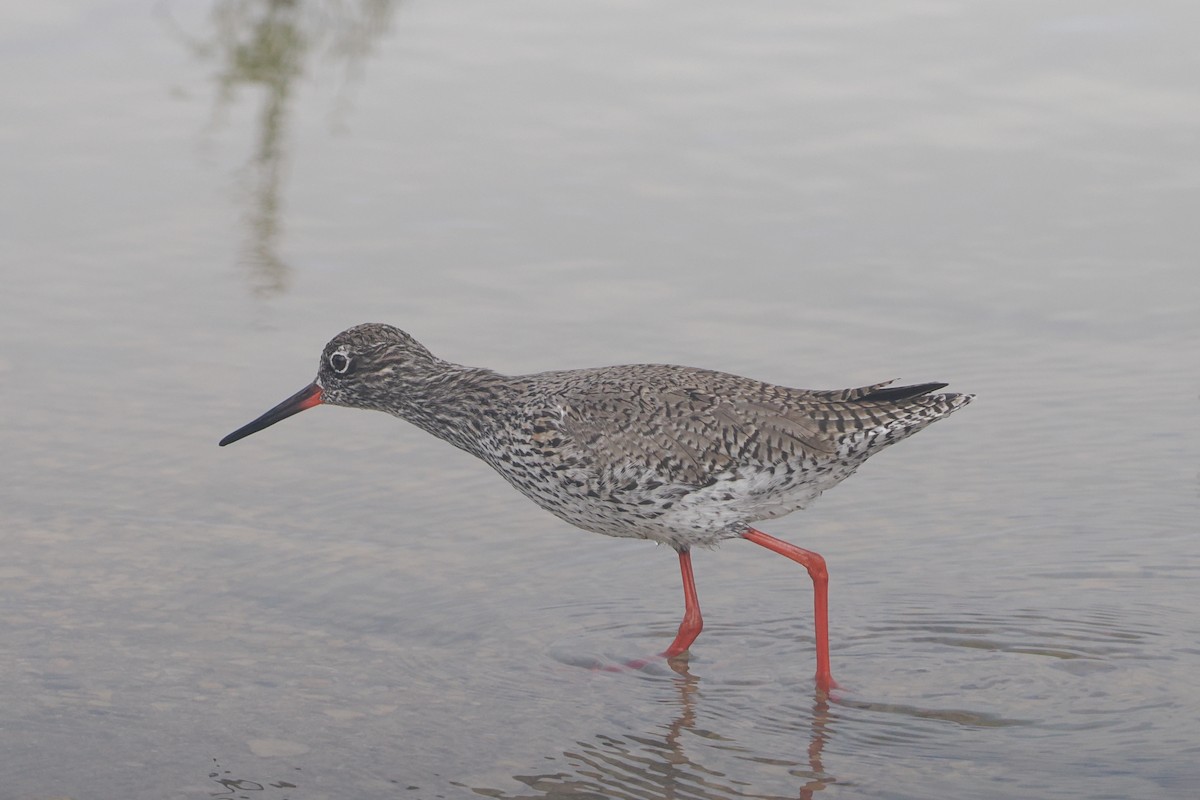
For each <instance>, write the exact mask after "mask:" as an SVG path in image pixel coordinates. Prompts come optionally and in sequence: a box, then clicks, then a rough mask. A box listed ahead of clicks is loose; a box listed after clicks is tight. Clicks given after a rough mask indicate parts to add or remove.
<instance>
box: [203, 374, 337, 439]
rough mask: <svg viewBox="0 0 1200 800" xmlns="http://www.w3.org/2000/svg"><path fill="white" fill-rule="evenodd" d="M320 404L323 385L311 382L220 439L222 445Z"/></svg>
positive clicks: (243, 437)
mask: <svg viewBox="0 0 1200 800" xmlns="http://www.w3.org/2000/svg"><path fill="white" fill-rule="evenodd" d="M319 405H321V387H320V386H318V385H317V384H315V383H312V384H309V385H308V386H305V387H304V388H303V389H301V390H300V391H298V392H296V393H295V394H294V395H292V396H291V397H289V398H288V399H287V400H284V401H283V402H282V403H280V404H279V405H277V406H275V407H274V408H272V409H271V410H270V411H268V412H267V413H265V414H263V415H262V416H261V417H259V418H258V419H256V420H254V421H253V422H251V423H249V424H247V425H243V426H242V427H240V428H238V429H237V430H236V431H234V432H233V433H231V434H229V435H228V436H226V437H225V438H224V439H222V440H221V441H220V445H221V447H224V446H225V445H227V444H233V443H234V442H236V441H237V440H238V439H245V438H246V437H247V436H249V435H250V434H252V433H258V432H259V431H261V430H262V429H263V428H269V427H271V426H272V425H274V424H275V423H276V422H279V421H281V420H285V419H287V418H288V417H290V416H292V415H293V414H299V413H300V412H301V411H303V410H304V409H306V408H312V407H313V406H319Z"/></svg>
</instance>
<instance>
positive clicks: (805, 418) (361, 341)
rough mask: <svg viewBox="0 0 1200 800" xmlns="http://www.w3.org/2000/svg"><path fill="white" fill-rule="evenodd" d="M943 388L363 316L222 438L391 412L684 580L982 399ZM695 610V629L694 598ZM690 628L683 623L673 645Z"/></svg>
mask: <svg viewBox="0 0 1200 800" xmlns="http://www.w3.org/2000/svg"><path fill="white" fill-rule="evenodd" d="M944 386H945V384H942V383H927V384H921V385H917V386H902V387H890V386H889V384H888V383H880V384H875V385H873V386H865V387H861V388H857V389H843V390H836V391H808V390H802V389H790V388H787V387H783V386H775V385H772V384H767V383H762V382H759V381H755V380H751V379H749V378H742V377H738V376H736V375H730V374H727V373H723V372H714V371H712V370H705V369H696V368H691V367H679V366H672V365H665V364H633V365H626V366H615V367H599V368H594V369H579V370H564V371H558V372H542V373H537V374H533V375H517V376H508V375H501V374H499V373H497V372H494V371H492V370H488V369H480V368H474V367H465V366H462V365H459V364H454V363H451V362H448V361H443V360H442V359H439V358H437V357H436V356H434V355H433V354H431V353H430V352H429V350H427V349H426V348H425V347H424V346H423V345H421V344H420V343H419V342H417V341H416V340H415V339H413V338H412V337H411V336H409V335H408V334H407V333H404V332H403V331H400V330H398V329H396V328H394V327H392V326H390V325H381V324H366V325H359V326H356V327H354V328H351V329H349V330H347V331H344V332H343V333H340V334H338V335H337V336H336V337H335V338H334V339H333V340H332V341H331V342H329V344H328V345H327V346H326V347H325V350H324V352H323V353H322V356H321V362H320V365H319V368H318V374H317V380H316V381H315V383H314V384H313V385H312V386H310V387H308V388H307V389H305V390H303V391H301V392H300V393H299V394H297V395H296V396H295V397H293V398H290V399H289V400H287V401H285V402H284V403H282V404H280V405H279V406H277V407H276V408H275V409H272V410H271V411H269V412H267V414H264V415H263V416H262V417H260V418H259V419H258V420H255V421H254V422H252V423H250V424H249V425H247V426H245V427H243V428H241V429H239V430H238V431H236V432H234V433H232V434H230V435H229V436H227V437H226V438H225V439H224V440H222V442H221V444H222V445H225V444H229V443H230V442H233V441H236V440H237V439H240V438H242V437H243V436H247V435H249V434H251V433H254V432H255V431H257V430H261V429H262V428H264V427H267V426H268V425H271V424H274V423H275V422H278V421H279V420H280V419H283V418H284V417H286V416H290V415H291V414H294V413H296V412H297V411H300V410H303V409H304V408H308V407H310V406H312V405H316V404H317V403H326V404H329V405H340V406H348V407H352V408H366V409H374V410H378V411H386V412H388V413H390V414H394V415H396V416H398V417H401V418H402V419H406V420H408V421H409V422H411V423H413V424H415V425H417V426H418V427H421V428H423V429H425V430H426V431H428V432H430V433H432V434H433V435H435V436H438V437H439V438H442V439H444V440H446V441H448V442H450V443H451V444H453V445H455V446H456V447H460V448H462V449H463V450H466V451H467V452H470V453H472V454H474V455H476V456H478V457H479V458H481V459H483V460H484V461H486V462H487V463H488V464H490V465H491V466H492V467H493V468H494V469H495V470H496V471H497V472H499V473H500V474H501V475H502V476H503V477H504V478H505V479H506V480H507V481H508V482H509V483H511V484H512V485H513V486H514V487H515V488H516V489H517V490H518V491H520V492H521V493H522V494H524V495H525V496H527V497H529V498H530V499H531V500H533V501H534V502H535V503H537V504H538V505H540V506H541V507H542V508H545V509H546V510H547V511H550V512H552V513H554V514H556V515H557V516H559V517H561V518H562V519H564V520H566V521H567V522H570V523H571V524H573V525H576V526H578V527H580V528H584V529H586V530H589V531H595V532H597V533H602V534H605V535H608V536H622V537H636V538H643V539H652V540H654V541H658V542H664V543H667V544H670V545H671V546H672V547H674V548H675V549H676V550H677V551H679V552H680V555H681V564H683V565H685V567H686V568H685V572H684V580H685V588H686V586H687V584H688V581H689V580H690V576H691V568H690V560H686V561H685V559H684V556H685V555H686V554H687V553H688V550H689V548H690V547H692V546H708V545H712V544H715V543H716V542H718V541H720V540H722V539H727V538H733V537H739V536H740V537H746V538H751V540H753V541H758V543H759V544H767V546H769V547H772V549H777V548H775V547H774V546H773V545H771V544H768V543H767V542H765V541H763V539H764V538H767V539H769V538H770V537H766V535H765V534H761V532H757V531H754V529H753V528H751V524H752V523H754V522H757V521H760V520H765V519H774V518H776V517H780V516H783V515H784V514H788V513H790V512H792V511H795V510H797V509H800V508H803V507H804V506H805V505H807V504H808V503H809V502H810V501H812V500H813V499H814V498H816V497H817V496H818V495H820V494H821V493H822V492H823V491H825V490H826V489H829V488H830V487H832V486H834V485H836V484H837V483H839V482H841V481H842V480H844V479H845V478H847V477H849V476H850V475H851V474H853V473H854V471H855V470H856V469H857V468H858V467H859V465H861V464H862V463H863V462H864V461H865V460H866V459H867V458H869V457H870V456H871V455H873V454H874V453H877V452H879V451H880V450H882V449H883V448H885V447H887V446H888V445H890V444H893V443H895V442H898V441H900V440H901V439H904V438H906V437H908V436H911V435H912V434H914V433H916V432H917V431H919V430H921V429H922V428H924V427H925V426H927V425H929V424H930V423H932V422H935V421H937V420H939V419H941V418H942V417H945V416H947V415H948V414H950V413H952V412H953V411H955V410H956V409H958V408H961V407H962V406H964V405H966V404H967V403H968V402H970V400H971V399H972V396H971V395H963V394H933V393H932V392H934V391H936V390H938V389H941V388H942V387H944ZM750 532H754V534H756V535H755V536H749V535H748V534H749V533H750ZM771 541H772V542H774V541H777V540H771ZM791 547H794V546H791ZM795 549H796V550H799V549H798V548H795ZM781 552H782V551H781ZM800 552H801V553H807V551H800ZM784 554H785V555H789V557H792V558H793V559H795V560H801V558H800V557H799V556H797V555H795V554H793V553H791V552H790V551H789V552H787V553H784ZM809 555H812V556H815V554H809ZM806 557H807V556H806ZM817 558H819V557H817ZM802 563H805V562H804V561H802ZM806 566H809V568H810V572H812V566H811V565H810V564H809V563H806ZM821 569H823V562H822V565H821ZM814 578H815V576H814ZM820 591H821V590H820V589H818V594H820ZM692 600H694V598H692ZM688 607H689V614H690V613H691V612H692V602H691V600H689V603H688ZM695 617H696V620H697V621H696V623H695V626H696V630H695V634H698V633H699V629H698V626H699V622H698V620H699V608H698V606H697V607H696V608H695ZM685 623H686V620H685ZM689 634H690V631H689ZM685 638H686V637H685V635H684V631H683V629H682V628H681V632H680V637H678V638H677V640H676V643H675V645H674V646H673V648H674V647H675V646H678V645H680V644H681V643H682V640H683V639H685ZM694 638H695V636H694V635H691V639H694ZM687 644H690V639H689V640H688V641H687V642H686V643H684V648H683V649H686V645H687ZM818 646H820V642H818ZM680 652H681V651H680ZM668 654H669V655H676V654H677V653H674V652H671V650H668ZM826 659H827V656H826ZM826 671H827V669H826ZM818 678H820V675H818ZM831 684H832V679H829V680H828V681H827V684H826V685H831Z"/></svg>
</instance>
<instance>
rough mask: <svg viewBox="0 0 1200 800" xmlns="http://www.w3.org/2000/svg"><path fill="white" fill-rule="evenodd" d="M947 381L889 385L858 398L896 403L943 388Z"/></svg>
mask: <svg viewBox="0 0 1200 800" xmlns="http://www.w3.org/2000/svg"><path fill="white" fill-rule="evenodd" d="M949 385H950V384H948V383H918V384H914V385H912V386H889V387H888V388H886V389H876V390H875V391H873V392H871V393H870V394H866V395H863V396H862V397H860V398H859V400H873V401H878V402H884V403H896V402H899V401H900V400H910V399H912V398H914V397H920V396H921V395H923V394H929V393H930V392H936V391H937V390H938V389H945V388H946V387H947V386H949Z"/></svg>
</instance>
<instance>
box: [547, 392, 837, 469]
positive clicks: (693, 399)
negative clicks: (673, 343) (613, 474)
mask: <svg viewBox="0 0 1200 800" xmlns="http://www.w3.org/2000/svg"><path fill="white" fill-rule="evenodd" d="M604 377H605V379H606V380H604V381H601V382H596V383H593V384H591V385H590V386H588V387H587V388H586V389H585V390H584V389H581V390H579V391H577V392H569V393H567V394H566V395H564V399H565V400H567V401H568V402H567V406H566V407H565V408H564V412H565V413H564V416H563V418H562V420H561V421H560V423H559V424H560V428H561V429H562V430H563V432H564V433H565V434H566V435H567V438H568V439H569V440H570V441H571V442H572V443H573V445H574V446H575V447H576V448H578V449H580V450H582V451H583V452H581V453H580V454H579V455H580V456H581V457H584V458H586V459H587V460H588V461H589V462H590V463H592V464H593V465H594V466H595V467H597V468H599V469H613V468H620V467H625V466H634V465H636V466H640V467H645V468H649V469H653V470H654V471H655V472H657V473H658V474H659V475H661V476H662V478H663V479H664V480H666V481H671V482H677V483H681V484H685V485H692V486H702V485H704V484H706V483H709V482H710V481H711V480H712V478H713V477H714V476H715V475H717V474H719V473H721V472H723V471H725V470H727V469H729V468H730V467H731V466H735V465H737V464H742V463H778V462H779V461H783V460H788V459H791V458H796V457H802V456H804V455H808V456H812V457H817V458H820V457H822V456H825V457H828V456H831V455H832V454H833V453H834V452H835V451H836V447H837V442H836V439H835V438H833V436H831V435H829V434H827V433H825V432H824V431H823V430H822V425H821V423H820V421H819V417H820V416H821V411H820V408H821V407H822V406H825V405H827V403H826V402H825V401H822V400H818V399H816V398H814V397H812V396H810V395H808V394H807V393H804V392H799V391H795V390H787V389H784V388H783V387H775V386H770V385H769V384H762V383H759V382H757V381H750V380H748V379H744V378H737V377H736V376H726V375H724V374H722V373H703V372H702V373H699V374H697V371H689V372H688V373H687V375H686V376H685V377H687V378H690V379H691V380H683V381H680V380H671V378H673V377H677V376H675V375H673V374H672V372H671V371H669V370H660V371H656V372H648V373H647V374H644V375H636V374H635V375H628V376H626V375H621V374H619V373H610V374H607V375H605V376H604Z"/></svg>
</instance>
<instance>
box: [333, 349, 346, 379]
mask: <svg viewBox="0 0 1200 800" xmlns="http://www.w3.org/2000/svg"><path fill="white" fill-rule="evenodd" d="M329 367H330V368H331V369H332V370H333V371H334V372H336V373H337V374H339V375H345V374H346V373H347V372H349V371H350V356H348V355H346V354H345V353H343V352H342V351H341V350H338V351H337V352H336V353H330V354H329Z"/></svg>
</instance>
